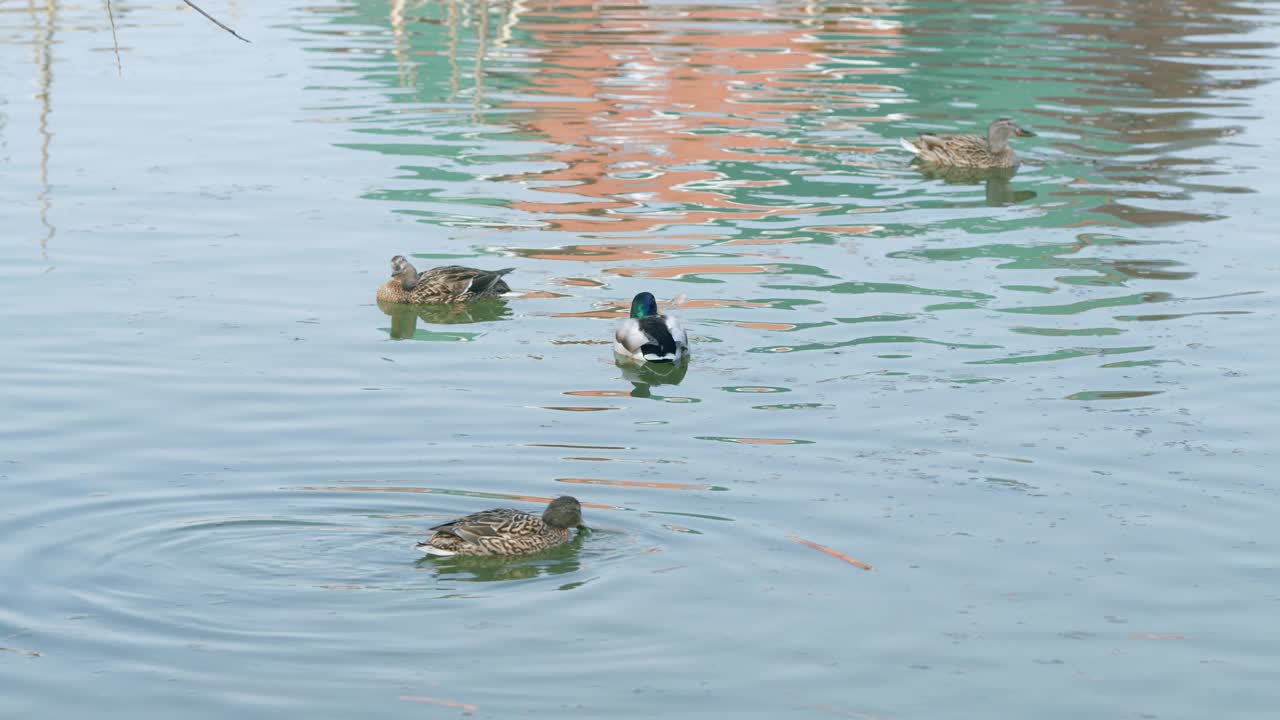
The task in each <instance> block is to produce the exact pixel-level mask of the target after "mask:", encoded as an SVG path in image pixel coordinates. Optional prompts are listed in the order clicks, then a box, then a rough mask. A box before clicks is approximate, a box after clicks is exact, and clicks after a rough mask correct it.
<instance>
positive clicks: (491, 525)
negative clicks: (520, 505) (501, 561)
mask: <svg viewBox="0 0 1280 720" xmlns="http://www.w3.org/2000/svg"><path fill="white" fill-rule="evenodd" d="M540 519H541V518H539V517H537V516H536V515H530V514H529V513H527V512H523V511H521V510H513V509H511V508H498V509H496V510H483V511H481V512H478V513H472V514H470V515H467V516H465V517H460V518H458V519H457V520H450V521H449V522H447V523H443V524H440V525H436V526H435V527H433V528H431V530H433V531H435V532H437V533H444V534H445V535H452V536H454V537H456V538H458V539H460V540H462V541H463V542H469V543H474V542H477V541H479V540H480V539H481V538H486V537H489V538H493V537H503V536H506V535H511V534H513V533H515V534H518V533H520V532H521V531H522V530H523V529H524V528H527V527H529V524H530V523H531V522H532V521H535V520H540Z"/></svg>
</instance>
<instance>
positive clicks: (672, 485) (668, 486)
mask: <svg viewBox="0 0 1280 720" xmlns="http://www.w3.org/2000/svg"><path fill="white" fill-rule="evenodd" d="M556 482H562V483H574V484H577V485H611V486H614V487H633V488H654V489H658V490H710V489H711V486H710V485H691V484H689V483H677V482H653V481H646V480H604V479H602V478H556Z"/></svg>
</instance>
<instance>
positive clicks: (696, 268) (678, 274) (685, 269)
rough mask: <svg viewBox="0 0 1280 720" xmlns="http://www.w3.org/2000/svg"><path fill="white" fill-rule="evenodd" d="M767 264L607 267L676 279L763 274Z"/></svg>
mask: <svg viewBox="0 0 1280 720" xmlns="http://www.w3.org/2000/svg"><path fill="white" fill-rule="evenodd" d="M770 270H771V268H769V267H768V266H765V265H676V266H672V267H656V268H605V272H607V273H609V274H610V275H621V276H622V277H646V278H663V279H667V280H675V279H679V278H682V277H684V276H686V275H761V274H763V273H767V272H770Z"/></svg>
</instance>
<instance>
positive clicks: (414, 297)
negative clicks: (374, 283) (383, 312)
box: [378, 255, 515, 305]
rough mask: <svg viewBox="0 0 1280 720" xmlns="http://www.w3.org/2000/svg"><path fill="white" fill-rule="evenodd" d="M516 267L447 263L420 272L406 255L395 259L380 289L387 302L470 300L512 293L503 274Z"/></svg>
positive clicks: (382, 297)
mask: <svg viewBox="0 0 1280 720" xmlns="http://www.w3.org/2000/svg"><path fill="white" fill-rule="evenodd" d="M514 269H515V268H503V269H502V270H477V269H476V268H469V267H463V266H461V265H443V266H441V267H434V268H431V269H429V270H427V271H426V272H423V273H419V272H418V269H417V268H415V267H414V266H413V263H410V262H409V260H408V259H407V258H405V256H403V255H396V256H395V257H393V258H391V279H390V280H388V281H386V282H385V283H383V284H382V287H380V288H378V299H379V300H381V301H383V302H391V303H405V304H413V305H423V304H428V303H466V302H474V301H476V300H483V299H484V298H492V297H497V296H498V295H501V294H503V293H507V292H511V288H510V287H508V286H507V283H506V281H504V280H503V279H502V276H503V275H506V274H507V273H509V272H511V271H512V270H514Z"/></svg>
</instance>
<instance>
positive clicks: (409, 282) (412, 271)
mask: <svg viewBox="0 0 1280 720" xmlns="http://www.w3.org/2000/svg"><path fill="white" fill-rule="evenodd" d="M391 277H393V278H400V286H401V287H403V288H404V289H405V290H412V289H413V288H414V287H415V286H417V284H418V269H417V268H415V267H414V266H413V263H411V262H409V260H408V258H406V257H405V256H403V255H396V256H395V257H393V258H391Z"/></svg>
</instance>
